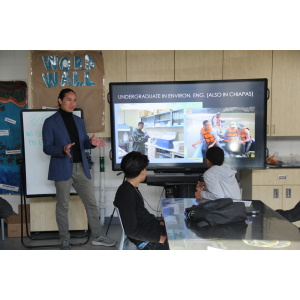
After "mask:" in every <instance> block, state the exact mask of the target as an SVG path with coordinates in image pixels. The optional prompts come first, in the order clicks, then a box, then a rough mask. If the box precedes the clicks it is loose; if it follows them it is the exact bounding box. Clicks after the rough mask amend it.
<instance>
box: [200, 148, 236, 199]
mask: <svg viewBox="0 0 300 300" xmlns="http://www.w3.org/2000/svg"><path fill="white" fill-rule="evenodd" d="M223 162H224V151H223V150H222V149H221V148H219V147H212V148H209V149H208V151H207V152H206V165H207V167H208V170H207V171H205V172H204V174H203V179H204V182H198V184H197V187H196V193H195V197H196V198H197V199H208V200H216V199H219V198H231V199H235V200H239V199H241V191H240V187H239V185H238V182H237V180H236V177H235V174H236V172H237V171H236V170H235V169H233V168H231V167H230V166H228V165H226V164H223Z"/></svg>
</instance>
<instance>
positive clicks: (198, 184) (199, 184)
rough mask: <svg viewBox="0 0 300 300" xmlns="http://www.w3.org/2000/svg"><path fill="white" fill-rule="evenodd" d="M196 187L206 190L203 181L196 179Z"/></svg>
mask: <svg viewBox="0 0 300 300" xmlns="http://www.w3.org/2000/svg"><path fill="white" fill-rule="evenodd" d="M197 188H199V189H200V190H203V191H205V190H206V185H205V182H201V181H198V183H197V185H196V189H197Z"/></svg>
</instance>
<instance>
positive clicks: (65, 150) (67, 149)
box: [64, 143, 75, 157]
mask: <svg viewBox="0 0 300 300" xmlns="http://www.w3.org/2000/svg"><path fill="white" fill-rule="evenodd" d="M74 145H75V143H72V144H68V145H66V146H64V152H65V153H66V154H67V155H68V156H69V157H72V155H71V153H70V152H71V147H72V146H74Z"/></svg>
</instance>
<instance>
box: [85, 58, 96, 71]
mask: <svg viewBox="0 0 300 300" xmlns="http://www.w3.org/2000/svg"><path fill="white" fill-rule="evenodd" d="M94 67H95V61H94V59H93V57H92V56H89V55H85V69H86V70H91V69H93V68H94Z"/></svg>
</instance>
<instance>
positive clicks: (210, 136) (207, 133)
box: [201, 127, 215, 144]
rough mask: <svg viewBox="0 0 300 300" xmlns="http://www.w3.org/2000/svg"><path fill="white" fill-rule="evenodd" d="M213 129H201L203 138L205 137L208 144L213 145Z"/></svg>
mask: <svg viewBox="0 0 300 300" xmlns="http://www.w3.org/2000/svg"><path fill="white" fill-rule="evenodd" d="M211 130H212V128H211V127H210V128H209V129H208V130H205V129H204V128H201V133H202V136H203V137H204V139H205V141H206V143H207V144H210V143H213V142H214V141H215V137H214V136H213V134H211Z"/></svg>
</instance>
